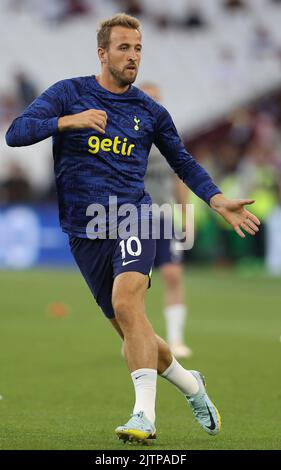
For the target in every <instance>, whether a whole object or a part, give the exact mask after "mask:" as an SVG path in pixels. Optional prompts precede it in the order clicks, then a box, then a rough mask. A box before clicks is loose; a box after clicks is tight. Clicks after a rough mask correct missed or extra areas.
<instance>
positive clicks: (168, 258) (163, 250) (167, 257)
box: [154, 217, 183, 268]
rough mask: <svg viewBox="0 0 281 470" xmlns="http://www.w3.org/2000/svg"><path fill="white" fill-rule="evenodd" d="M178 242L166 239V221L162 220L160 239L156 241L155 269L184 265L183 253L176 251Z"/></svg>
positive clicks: (173, 239)
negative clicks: (168, 265)
mask: <svg viewBox="0 0 281 470" xmlns="http://www.w3.org/2000/svg"><path fill="white" fill-rule="evenodd" d="M176 245H177V242H176V240H175V238H172V239H165V238H164V219H163V218H162V217H161V219H160V238H158V239H157V240H156V256H155V260H154V267H155V268H161V266H163V265H164V264H167V263H177V264H178V263H182V259H183V251H181V250H177V249H176Z"/></svg>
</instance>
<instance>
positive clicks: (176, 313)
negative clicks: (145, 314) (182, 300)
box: [164, 304, 187, 344]
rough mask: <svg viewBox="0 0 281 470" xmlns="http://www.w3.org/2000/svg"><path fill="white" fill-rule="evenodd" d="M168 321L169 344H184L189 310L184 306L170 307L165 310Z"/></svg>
mask: <svg viewBox="0 0 281 470" xmlns="http://www.w3.org/2000/svg"><path fill="white" fill-rule="evenodd" d="M164 316H165V319H166V330H167V342H168V343H169V344H173V343H183V338H184V326H185V320H186V317H187V308H186V306H185V305H183V304H178V305H169V306H168V307H166V308H165V310H164Z"/></svg>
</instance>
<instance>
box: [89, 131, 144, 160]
mask: <svg viewBox="0 0 281 470" xmlns="http://www.w3.org/2000/svg"><path fill="white" fill-rule="evenodd" d="M88 146H89V148H88V151H89V152H90V153H92V154H95V153H98V152H99V151H100V150H103V151H104V152H113V153H115V154H116V155H118V154H121V155H124V156H127V157H130V155H131V153H132V150H133V148H134V147H135V145H134V144H129V143H128V139H127V137H125V138H124V139H123V140H120V139H119V137H118V136H116V137H114V140H111V139H108V138H106V139H100V138H99V137H98V136H96V135H92V136H91V137H90V138H89V140H88Z"/></svg>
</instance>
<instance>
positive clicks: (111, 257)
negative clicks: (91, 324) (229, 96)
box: [69, 235, 156, 318]
mask: <svg viewBox="0 0 281 470" xmlns="http://www.w3.org/2000/svg"><path fill="white" fill-rule="evenodd" d="M69 244H70V248H71V252H72V254H73V256H74V258H75V261H76V263H77V265H78V267H79V269H80V271H81V273H82V275H83V277H84V279H85V280H86V282H87V284H88V286H89V288H90V290H91V292H92V294H93V296H94V298H95V299H96V301H97V304H98V305H99V306H100V308H101V309H102V311H103V313H104V314H105V315H106V316H107V317H108V318H114V316H115V315H114V310H113V307H112V301H111V297H112V287H113V281H114V278H115V277H116V276H117V275H118V274H120V273H124V272H128V271H136V272H139V273H142V274H147V275H149V274H150V271H151V268H152V266H153V262H154V258H155V251H156V240H153V239H147V240H140V239H139V238H138V237H129V238H128V239H127V240H124V239H121V238H117V239H114V240H110V239H104V240H102V239H96V240H91V239H89V238H78V237H75V236H73V235H69Z"/></svg>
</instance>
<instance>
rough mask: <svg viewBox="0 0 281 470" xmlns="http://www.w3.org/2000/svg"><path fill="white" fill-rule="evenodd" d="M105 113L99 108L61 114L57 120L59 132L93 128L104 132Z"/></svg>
mask: <svg viewBox="0 0 281 470" xmlns="http://www.w3.org/2000/svg"><path fill="white" fill-rule="evenodd" d="M106 123H107V114H106V112H105V111H102V110H101V109H88V110H87V111H82V113H77V114H72V115H69V116H63V117H61V118H59V120H58V129H59V132H64V131H69V130H71V129H94V130H95V131H98V132H100V133H101V134H104V133H105V128H106Z"/></svg>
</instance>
